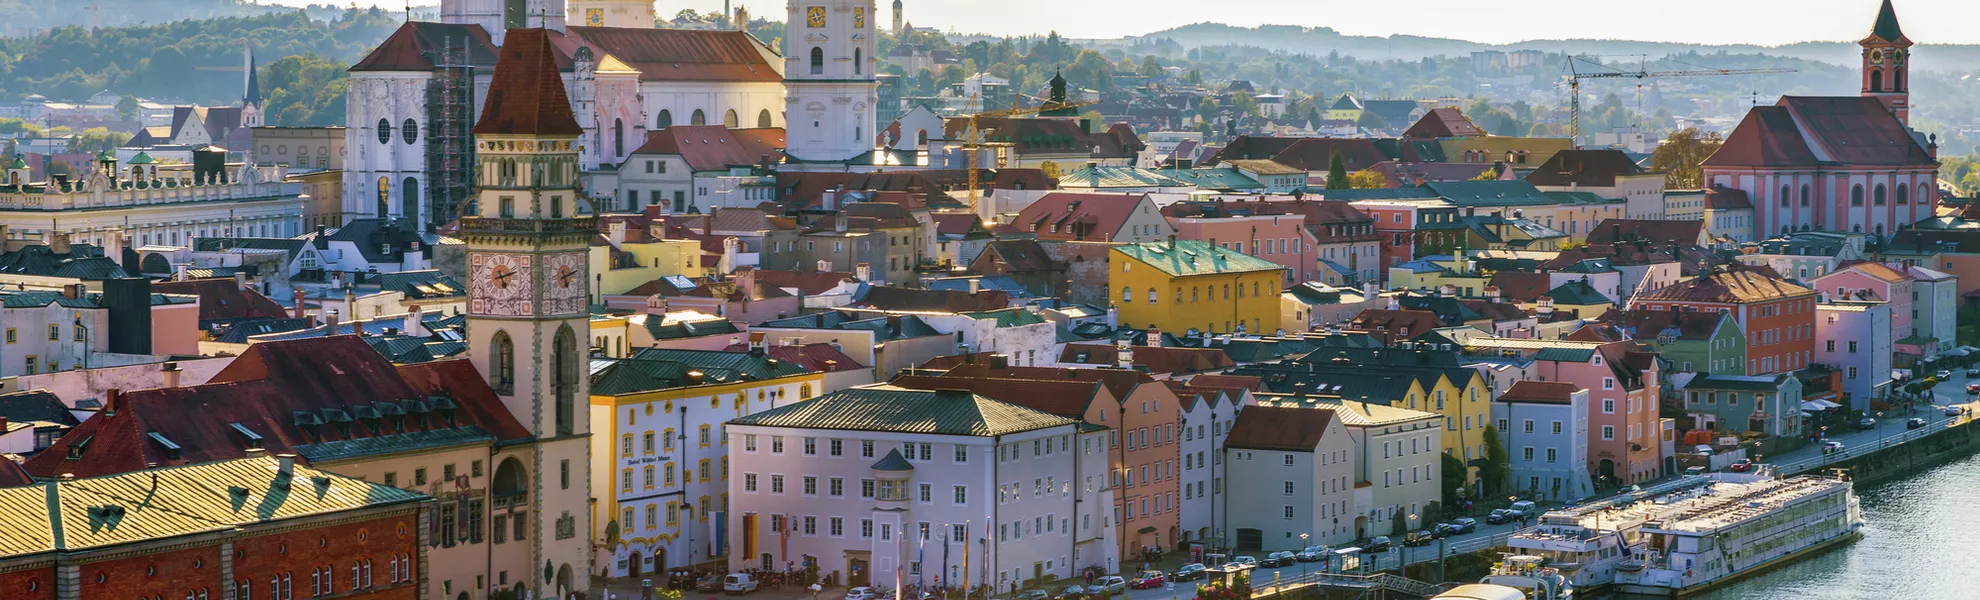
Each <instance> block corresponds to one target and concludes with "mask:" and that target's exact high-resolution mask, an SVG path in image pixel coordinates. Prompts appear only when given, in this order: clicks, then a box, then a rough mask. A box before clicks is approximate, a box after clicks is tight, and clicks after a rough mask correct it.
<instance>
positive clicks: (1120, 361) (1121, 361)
mask: <svg viewBox="0 0 1980 600" xmlns="http://www.w3.org/2000/svg"><path fill="white" fill-rule="evenodd" d="M1114 366H1116V367H1119V368H1122V369H1132V368H1134V346H1132V345H1130V344H1128V341H1127V340H1116V341H1115V342H1114Z"/></svg>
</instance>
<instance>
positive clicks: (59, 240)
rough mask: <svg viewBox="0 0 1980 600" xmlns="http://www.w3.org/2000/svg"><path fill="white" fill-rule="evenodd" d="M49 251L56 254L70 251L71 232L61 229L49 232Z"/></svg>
mask: <svg viewBox="0 0 1980 600" xmlns="http://www.w3.org/2000/svg"><path fill="white" fill-rule="evenodd" d="M48 251H49V252H52V253H55V254H58V255H60V254H68V253H69V234H66V233H62V232H59V231H50V232H48Z"/></svg>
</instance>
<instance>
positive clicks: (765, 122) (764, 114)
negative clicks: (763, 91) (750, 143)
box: [756, 108, 776, 127]
mask: <svg viewBox="0 0 1980 600" xmlns="http://www.w3.org/2000/svg"><path fill="white" fill-rule="evenodd" d="M756 126H757V127H776V125H775V124H774V123H773V122H772V121H771V120H770V109H767V108H766V109H763V110H759V111H756Z"/></svg>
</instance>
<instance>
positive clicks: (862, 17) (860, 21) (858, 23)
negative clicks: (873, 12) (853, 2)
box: [853, 6, 866, 29]
mask: <svg viewBox="0 0 1980 600" xmlns="http://www.w3.org/2000/svg"><path fill="white" fill-rule="evenodd" d="M865 28H866V7H864V6H856V7H853V29H865Z"/></svg>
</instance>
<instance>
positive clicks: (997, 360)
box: [990, 354, 1011, 370]
mask: <svg viewBox="0 0 1980 600" xmlns="http://www.w3.org/2000/svg"><path fill="white" fill-rule="evenodd" d="M1010 366H1011V358H1010V357H1008V356H1004V355H1002V354H992V355H990V368H992V369H997V370H1003V369H1007V368H1010Z"/></svg>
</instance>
